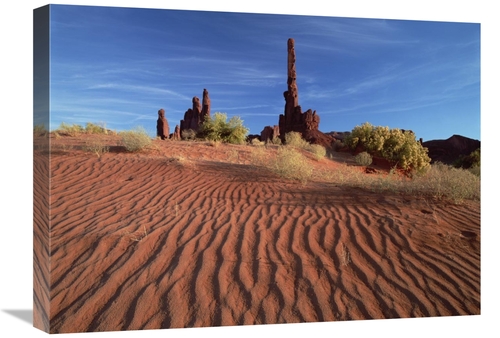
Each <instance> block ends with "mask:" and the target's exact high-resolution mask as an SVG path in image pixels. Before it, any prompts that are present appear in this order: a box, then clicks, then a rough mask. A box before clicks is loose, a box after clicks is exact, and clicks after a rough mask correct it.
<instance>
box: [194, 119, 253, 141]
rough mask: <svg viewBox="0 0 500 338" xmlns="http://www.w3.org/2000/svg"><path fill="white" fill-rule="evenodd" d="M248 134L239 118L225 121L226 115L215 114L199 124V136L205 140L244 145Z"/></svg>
mask: <svg viewBox="0 0 500 338" xmlns="http://www.w3.org/2000/svg"><path fill="white" fill-rule="evenodd" d="M248 132H249V129H248V128H246V127H245V126H243V121H242V120H241V119H240V117H238V116H233V117H231V119H229V121H227V114H226V113H220V112H217V113H215V114H214V115H213V116H211V117H210V118H208V119H206V120H205V121H204V122H203V123H202V124H201V126H200V132H199V134H200V135H201V136H202V137H203V138H205V139H207V140H212V141H222V142H227V143H232V144H244V143H245V139H246V136H247V134H248Z"/></svg>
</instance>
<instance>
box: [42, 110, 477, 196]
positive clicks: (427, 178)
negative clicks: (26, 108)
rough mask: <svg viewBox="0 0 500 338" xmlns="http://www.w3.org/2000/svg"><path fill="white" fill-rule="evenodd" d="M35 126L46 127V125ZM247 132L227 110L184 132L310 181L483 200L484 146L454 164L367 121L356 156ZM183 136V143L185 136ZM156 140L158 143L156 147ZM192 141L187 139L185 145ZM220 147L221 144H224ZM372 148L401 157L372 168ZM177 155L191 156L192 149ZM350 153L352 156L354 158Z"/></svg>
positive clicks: (131, 142) (125, 138) (91, 128)
mask: <svg viewBox="0 0 500 338" xmlns="http://www.w3.org/2000/svg"><path fill="white" fill-rule="evenodd" d="M40 129H41V128H40ZM105 130H106V129H105V128H103V126H102V125H97V124H93V123H88V124H87V125H86V127H85V128H84V127H82V126H79V125H69V124H65V123H62V124H61V126H60V128H59V129H57V130H56V131H55V132H54V133H55V134H57V135H66V136H78V135H83V134H85V135H86V134H106V133H108V134H107V135H109V131H107V132H106V131H105ZM35 131H36V132H40V133H41V131H38V130H35ZM247 133H248V129H247V128H246V127H244V126H243V122H242V121H241V119H239V118H232V119H230V120H229V121H227V116H226V114H222V113H216V114H214V115H213V116H212V118H211V119H210V120H207V121H205V123H204V124H203V127H202V129H201V131H200V132H199V133H196V132H195V131H193V130H184V131H183V134H182V137H183V140H199V141H205V143H206V144H207V145H209V146H210V147H211V148H213V149H214V151H221V152H225V153H226V156H225V158H226V159H225V161H227V162H229V163H232V162H235V163H238V164H241V163H245V164H246V165H249V166H258V167H260V168H262V169H264V170H267V171H268V172H270V173H272V174H274V175H276V176H277V177H280V178H284V179H290V180H295V181H298V182H301V183H302V184H305V183H307V182H308V181H319V182H325V183H327V184H332V185H336V186H343V187H346V188H350V187H356V188H361V189H366V190H368V191H374V192H391V193H396V194H403V195H411V196H424V197H430V198H439V199H448V200H451V201H453V202H455V203H461V202H462V201H464V200H480V175H479V172H480V151H479V149H478V150H477V151H475V152H473V153H471V154H470V155H468V156H462V157H461V158H460V159H459V160H458V161H457V162H456V163H455V164H454V165H446V164H443V163H433V164H430V163H429V159H428V157H427V155H426V153H425V149H423V148H422V149H421V145H420V143H419V142H417V141H416V140H415V138H414V136H413V134H411V133H408V132H401V131H400V130H393V131H391V130H389V129H388V128H381V127H373V126H371V125H369V124H365V125H363V126H361V127H356V128H355V129H354V130H353V133H352V134H351V136H350V137H348V138H347V139H346V140H345V144H346V145H347V146H349V147H350V148H351V149H352V148H353V147H356V146H357V145H358V144H362V145H363V147H364V148H365V149H367V150H365V151H363V152H361V153H358V154H357V155H355V156H353V155H350V154H348V153H342V154H343V155H345V156H342V157H340V158H339V157H338V156H340V155H335V154H341V153H337V152H334V153H331V152H330V153H329V154H328V156H326V155H327V151H326V149H325V148H324V147H322V146H320V145H315V144H309V143H308V142H307V141H305V140H304V139H303V138H302V136H301V134H300V133H297V132H290V133H287V134H286V135H285V138H284V140H285V141H284V143H283V144H281V142H277V141H273V142H268V143H265V142H261V141H259V140H258V139H253V140H252V141H251V142H249V143H248V144H246V145H245V141H244V140H245V137H246V135H247ZM113 135H117V137H118V141H117V142H118V144H120V145H122V146H123V147H124V148H125V149H126V150H127V151H128V152H135V153H140V152H141V151H142V150H146V149H153V148H155V147H159V144H161V141H154V140H153V139H152V138H151V136H150V135H148V134H147V132H146V131H145V129H144V128H141V127H136V128H134V129H132V130H128V131H121V132H119V133H116V134H113ZM202 136H203V138H201V137H202ZM278 139H279V138H278ZM154 142H158V143H154ZM179 142H180V144H183V142H185V141H179ZM224 143H226V144H234V146H233V147H236V148H232V149H230V150H227V149H226V148H225V147H223V146H222V144H224ZM154 144H156V145H155V146H154V147H153V148H152V147H151V146H152V145H154ZM188 144H189V143H186V146H187V145H188ZM200 144H201V143H200ZM336 144H337V147H339V148H340V147H341V146H343V145H344V144H343V143H342V144H341V143H340V142H337V143H336ZM61 147H64V149H67V148H68V149H73V146H67V145H61ZM391 147H393V148H394V149H399V150H400V152H398V151H395V150H394V149H392V150H391ZM219 148H222V149H220V150H219ZM61 149H62V148H61ZM82 149H83V150H84V151H86V152H89V153H92V154H95V155H97V157H101V156H102V155H103V154H105V153H108V152H109V149H110V147H109V144H106V143H105V141H103V140H101V139H98V138H96V139H86V140H85V141H84V144H83V145H82ZM337 150H338V149H337ZM370 152H371V153H370ZM227 154H230V155H231V156H229V155H227ZM245 154H246V155H245ZM372 154H376V155H378V156H381V155H384V158H390V159H393V160H395V159H399V160H395V162H394V163H395V165H394V167H393V168H392V169H390V170H388V171H387V170H378V171H375V173H372V174H367V173H365V172H364V171H363V170H362V167H367V166H370V165H372V157H373V156H372ZM176 156H177V157H178V156H181V157H183V158H186V159H188V158H189V155H176ZM349 158H351V160H350V161H349V160H348V159H349ZM244 159H246V161H245V160H244ZM322 159H325V160H322ZM189 160H190V161H195V160H196V159H195V158H189ZM318 161H319V162H318ZM349 162H350V163H349ZM329 163H331V164H335V166H333V165H331V164H329ZM360 166H362V167H360ZM397 167H400V168H406V171H404V172H400V171H398V170H397V169H396V168H397Z"/></svg>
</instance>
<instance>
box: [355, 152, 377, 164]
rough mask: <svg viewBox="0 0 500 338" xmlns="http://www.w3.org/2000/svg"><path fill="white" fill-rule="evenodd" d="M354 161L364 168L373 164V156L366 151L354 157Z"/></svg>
mask: <svg viewBox="0 0 500 338" xmlns="http://www.w3.org/2000/svg"><path fill="white" fill-rule="evenodd" d="M354 160H355V161H356V163H357V164H359V165H364V166H368V165H370V164H372V162H373V158H372V155H370V154H368V153H367V152H366V151H363V152H361V153H359V154H357V155H356V156H354Z"/></svg>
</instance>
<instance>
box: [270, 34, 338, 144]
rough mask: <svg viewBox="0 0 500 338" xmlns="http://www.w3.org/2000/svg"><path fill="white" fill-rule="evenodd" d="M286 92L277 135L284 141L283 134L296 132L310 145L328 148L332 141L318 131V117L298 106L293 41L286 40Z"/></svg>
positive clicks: (311, 111)
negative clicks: (314, 144) (315, 144)
mask: <svg viewBox="0 0 500 338" xmlns="http://www.w3.org/2000/svg"><path fill="white" fill-rule="evenodd" d="M287 85H288V90H286V91H285V92H284V93H283V96H284V98H285V111H284V114H281V115H280V117H279V135H280V137H281V139H282V140H284V137H285V134H286V133H289V132H291V131H296V132H299V133H301V134H302V136H303V137H304V139H306V140H307V141H309V142H311V143H317V144H321V145H323V146H325V147H330V146H331V143H332V141H333V138H332V137H331V136H328V135H325V134H323V133H322V132H320V131H319V129H318V128H319V122H320V119H319V115H318V114H316V111H313V110H311V109H308V110H307V111H306V112H305V113H303V112H302V108H301V106H300V105H299V90H298V87H297V72H296V69H295V41H294V40H293V39H288V80H287Z"/></svg>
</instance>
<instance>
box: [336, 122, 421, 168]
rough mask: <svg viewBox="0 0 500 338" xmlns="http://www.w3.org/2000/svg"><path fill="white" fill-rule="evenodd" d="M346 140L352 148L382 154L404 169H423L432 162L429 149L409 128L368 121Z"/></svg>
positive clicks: (377, 154) (355, 129) (373, 154)
mask: <svg viewBox="0 0 500 338" xmlns="http://www.w3.org/2000/svg"><path fill="white" fill-rule="evenodd" d="M344 142H345V144H346V145H347V146H348V147H349V148H351V149H352V150H354V149H356V148H358V147H360V148H361V149H363V150H365V151H367V152H368V153H369V154H371V155H372V156H380V157H382V158H384V159H386V160H389V161H391V162H393V163H395V165H396V166H398V167H399V168H402V169H404V170H416V171H422V170H425V169H427V167H428V166H429V164H430V162H431V159H430V158H429V156H428V155H427V149H426V148H424V147H423V146H422V145H421V144H420V142H418V141H417V140H416V138H415V135H414V134H413V133H412V132H411V131H409V130H406V131H402V130H401V129H397V128H395V129H389V127H381V126H373V125H371V124H370V123H368V122H367V123H364V124H363V125H361V126H356V127H355V128H354V129H353V130H352V132H351V134H349V135H348V136H347V137H346V138H345V140H344Z"/></svg>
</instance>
